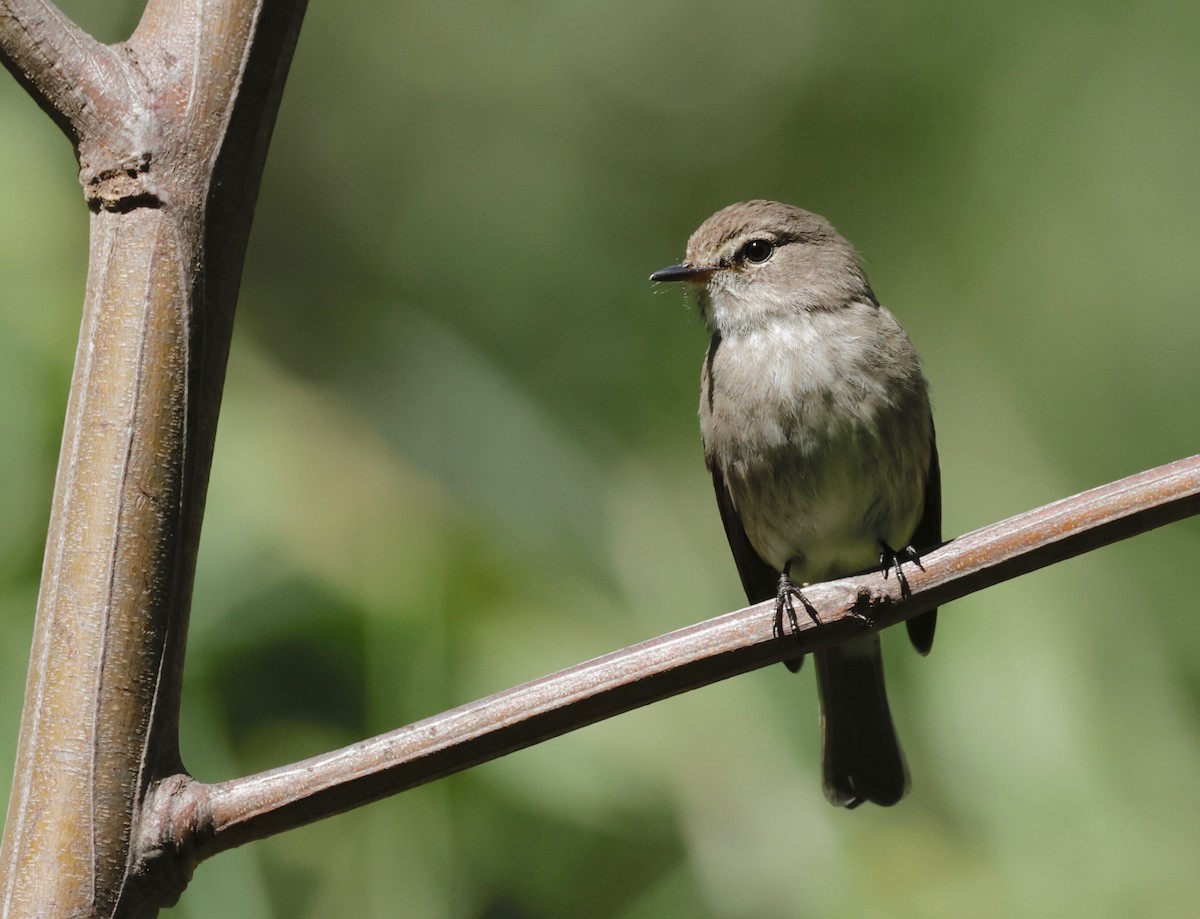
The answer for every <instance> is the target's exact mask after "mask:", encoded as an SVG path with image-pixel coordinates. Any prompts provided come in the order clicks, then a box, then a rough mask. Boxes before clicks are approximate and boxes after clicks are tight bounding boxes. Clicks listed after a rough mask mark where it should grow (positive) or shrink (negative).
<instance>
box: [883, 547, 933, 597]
mask: <svg viewBox="0 0 1200 919" xmlns="http://www.w3.org/2000/svg"><path fill="white" fill-rule="evenodd" d="M904 562H912V563H913V564H915V565H916V566H917V567H918V568H920V569H921V570H922V571H924V570H925V566H924V565H922V564H921V556H920V555H918V554H917V550H916V549H914V548H913V547H912V546H905V547H904V548H903V549H901V550H900V551H899V552H897V551H896V550H895V549H893V548H892V547H891V546H889V545H888V544H887V543H886V542H884V541H883V540H882V539H881V540H879V564H880V566H881V567H882V568H883V576H884V578H886V577H887V576H888V575H889V574H891V572H892V568H895V569H896V580H898V581H899V582H900V596H902V597H904V598H905V599H907V598H908V597H911V596H912V590H910V589H909V586H908V578H906V577H905V576H904V568H903V564H904Z"/></svg>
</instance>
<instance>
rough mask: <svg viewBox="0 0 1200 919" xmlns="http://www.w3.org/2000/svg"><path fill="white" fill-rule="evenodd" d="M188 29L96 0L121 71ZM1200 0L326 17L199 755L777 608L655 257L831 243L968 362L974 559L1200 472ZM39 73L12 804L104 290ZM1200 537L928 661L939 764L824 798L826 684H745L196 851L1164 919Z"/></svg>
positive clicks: (275, 908)
mask: <svg viewBox="0 0 1200 919" xmlns="http://www.w3.org/2000/svg"><path fill="white" fill-rule="evenodd" d="M139 7H140V4H138V3H135V2H124V0H108V2H105V3H96V2H90V0H72V2H70V3H68V4H66V9H67V10H68V11H69V12H70V13H71V14H72V15H74V16H76V17H77V18H78V19H79V20H80V21H81V22H82V23H83V24H84V25H85V26H86V27H88V28H89V29H90V30H92V31H93V32H94V33H95V34H97V35H98V36H99V37H101V38H102V39H104V40H107V41H117V40H120V39H121V38H123V37H124V36H125V35H127V34H128V32H129V30H130V29H131V27H132V25H133V23H134V22H135V21H136V17H137V15H138V12H139ZM1198 28H1200V8H1198V7H1196V6H1195V4H1185V3H1181V2H1154V0H1141V2H1138V3H1133V2H1107V3H1096V2H1090V0H1089V2H1083V0H1077V2H1064V3H1055V4H1046V3H1042V2H1032V0H1015V2H1011V3H1004V4H990V5H989V4H974V3H973V4H964V3H959V2H952V0H941V2H936V0H934V2H909V0H903V2H894V3H887V4H884V3H872V2H864V0H839V2H833V0H811V2H802V3H796V2H794V0H786V2H785V0H763V2H759V3H755V4H749V5H745V4H730V3H712V2H694V0H693V2H682V0H649V2H647V0H638V2H632V0H613V2H608V3H604V4H600V3H591V4H587V3H548V2H542V3H538V2H524V3H518V2H504V3H493V2H484V0H465V2H461V3H456V4H442V3H434V2H430V0H423V2H408V3H394V2H391V0H365V2H363V3H355V4H336V3H330V2H320V0H317V2H314V3H313V4H312V5H311V7H310V10H309V13H308V17H307V21H306V23H305V26H304V29H303V33H302V35H301V40H300V45H299V48H298V51H297V54H296V59H295V64H294V67H293V72H292V76H291V79H290V82H289V84H288V88H287V92H286V94H285V97H284V102H283V108H282V111H281V114H280V118H279V124H278V128H277V130H276V133H275V140H274V145H273V148H272V151H271V155H270V159H269V161H268V163H267V170H266V176H265V181H264V186H263V192H262V198H261V201H260V204H259V209H258V217H257V222H256V226H255V231H254V237H253V241H252V245H251V247H250V253H249V259H248V265H247V269H246V276H245V283H244V285H243V293H242V298H241V305H240V307H239V319H238V328H237V333H236V337H235V340H234V346H233V354H232V358H231V364H230V369H229V383H228V390H227V395H226V399H225V409H224V413H223V415H222V421H221V428H220V432H219V436H218V441H217V455H216V462H215V467H214V470H213V478H212V485H211V489H210V494H209V502H208V503H209V513H208V519H207V521H206V523H205V531H204V538H203V543H202V547H201V557H200V568H199V574H198V583H197V588H196V599H195V609H194V615H193V627H192V632H191V637H190V643H189V659H188V667H187V690H186V699H185V708H184V713H183V714H184V724H183V732H184V736H183V745H184V751H185V756H186V759H187V762H188V763H189V765H190V766H191V768H192V769H193V771H194V772H195V773H196V775H197V776H199V777H200V778H202V779H205V780H217V779H222V778H226V777H229V776H233V775H238V774H244V773H246V772H249V771H254V770H258V769H262V768H266V767H269V766H272V765H276V764H280V763H283V762H286V761H290V760H292V759H295V758H298V757H302V756H305V755H309V754H313V753H317V752H320V751H323V750H326V749H329V748H331V747H334V746H338V745H342V744H346V743H349V742H352V741H354V740H356V739H358V738H360V737H363V736H365V735H368V734H373V733H377V732H381V731H385V730H388V729H391V728H394V727H397V726H400V725H403V724H406V723H408V722H410V721H412V720H415V719H418V718H421V717H424V716H427V715H430V714H434V713H436V712H438V711H441V710H444V709H446V708H449V707H452V706H454V705H457V704H461V703H463V702H467V701H470V700H472V699H475V698H477V697H479V696H481V695H485V694H487V693H490V692H493V691H496V690H499V689H503V688H506V687H508V686H510V685H513V684H515V683H518V682H522V681H524V680H527V679H531V678H533V677H537V676H540V675H542V674H544V673H547V672H550V671H552V670H556V669H559V668H561V667H564V666H567V665H570V664H573V663H576V662H578V661H580V660H583V659H586V658H589V657H592V656H595V655H598V654H601V653H604V652H607V651H609V650H612V649H615V648H618V647H622V646H624V645H627V644H630V643H632V642H634V641H638V640H641V639H643V638H647V637H650V636H653V635H655V634H658V633H660V632H663V631H666V630H669V629H671V628H675V627H679V626H682V625H685V624H688V623H691V622H693V621H695V620H698V619H701V618H706V617H708V616H711V615H716V614H719V613H721V612H725V611H727V610H729V609H733V608H736V607H739V606H741V605H742V602H743V598H742V596H741V594H740V590H739V586H738V579H737V575H736V572H735V570H734V566H733V563H732V561H731V560H730V559H729V557H728V550H727V548H726V546H725V544H724V536H723V534H722V531H721V526H720V523H719V521H718V518H717V513H716V509H715V506H714V504H713V500H712V496H711V493H710V483H709V481H708V478H707V476H706V474H705V472H704V469H703V465H702V462H701V458H700V446H699V436H698V432H697V425H696V417H695V415H696V402H697V393H698V372H699V365H700V360H701V355H702V353H703V350H704V348H705V344H706V336H705V333H704V331H703V328H702V325H701V323H700V320H699V318H698V316H697V315H696V314H695V311H694V310H692V309H690V308H689V307H687V306H686V305H685V303H684V301H683V297H682V294H681V292H680V291H679V290H678V289H673V288H668V287H664V288H662V289H659V290H655V289H654V287H653V286H652V285H651V284H649V283H648V282H647V280H646V276H647V275H648V274H649V273H650V272H651V271H652V270H654V269H656V268H658V267H661V266H663V265H665V264H668V263H670V262H672V261H674V260H676V259H677V257H678V256H679V255H681V254H682V251H683V245H684V242H685V240H686V238H687V236H688V234H689V233H690V232H691V230H692V229H693V228H694V227H695V226H696V225H697V224H698V223H699V222H700V221H701V220H702V219H703V218H704V217H706V216H707V215H708V214H709V213H711V212H712V211H714V210H716V209H717V208H718V207H721V206H723V205H725V204H728V203H730V202H731V201H734V200H738V199H742V198H748V197H771V198H778V199H782V200H785V201H790V202H794V203H798V204H802V205H804V206H806V207H809V208H811V209H813V210H816V211H818V212H821V213H823V214H825V215H827V216H828V217H829V218H830V219H831V220H832V221H833V222H834V223H835V224H836V225H837V226H838V227H839V228H840V229H841V230H842V231H843V232H844V233H845V234H846V235H847V236H848V237H849V238H850V239H852V240H854V241H855V242H856V244H857V245H858V246H859V248H860V249H861V250H862V252H863V253H864V255H865V258H866V261H867V266H868V271H869V273H870V275H871V278H872V281H873V283H874V286H875V289H876V291H877V292H878V294H879V295H880V297H881V299H882V300H883V302H884V303H885V304H887V305H888V306H889V307H890V308H891V309H892V310H893V311H894V312H895V313H896V314H897V315H898V316H899V317H900V318H901V320H902V321H903V322H904V324H905V325H906V327H907V328H908V330H909V332H910V335H911V337H912V338H913V339H914V341H915V342H916V344H917V346H918V348H919V349H920V351H921V353H922V355H923V357H924V360H925V363H926V368H927V371H928V375H929V377H930V378H931V380H932V382H933V388H934V396H935V413H936V417H937V424H938V431H939V440H940V444H941V454H942V464H943V470H944V494H945V509H946V511H945V518H946V521H945V524H946V533H947V535H954V534H958V533H962V532H965V531H967V530H970V529H974V528H976V527H978V526H982V525H984V524H987V523H990V522H992V521H994V520H997V519H1000V518H1002V517H1005V516H1008V515H1010V514H1013V513H1016V512H1018V511H1021V510H1025V509H1027V508H1030V507H1034V506H1036V505H1039V504H1042V503H1045V502H1048V501H1050V500H1053V499H1055V498H1058V497H1061V496H1063V495H1066V494H1070V493H1073V492H1076V491H1079V490H1082V489H1084V488H1087V487H1090V486H1093V485H1096V484H1100V483H1102V482H1104V481H1108V480H1111V479H1114V478H1117V477H1119V476H1122V475H1126V474H1129V473H1132V472H1135V471H1137V470H1139V469H1142V468H1146V467H1150V466H1154V465H1157V464H1159V463H1163V462H1166V461H1169V460H1171V459H1174V458H1177V457H1180V456H1185V455H1189V454H1191V453H1193V452H1195V451H1196V445H1197V442H1198V435H1200V420H1198V418H1197V412H1196V403H1197V394H1198V393H1200V367H1198V361H1197V354H1198V352H1200V321H1198V319H1197V315H1196V313H1197V302H1198V301H1197V297H1198V295H1197V291H1198V290H1200V257H1198V256H1197V251H1198V249H1200V206H1198V203H1200V201H1198V194H1197V193H1198V191H1200V181H1198V170H1197V161H1198V160H1197V150H1198V149H1200V107H1198V106H1197V104H1196V99H1197V95H1198V91H1200V51H1198V46H1197V43H1196V40H1195V36H1196V35H1197V29H1198ZM75 169H76V167H75V164H74V161H73V158H72V155H71V151H70V149H69V147H68V145H67V143H66V142H65V141H64V140H63V139H62V138H61V136H59V135H58V133H57V131H56V129H55V128H54V127H53V126H52V125H51V124H50V122H49V120H48V119H47V118H46V117H45V116H44V115H43V114H42V113H41V112H40V111H39V110H38V109H37V108H36V106H34V105H33V103H32V102H30V101H29V99H28V98H26V97H25V96H24V94H23V93H22V92H21V90H20V89H19V88H18V87H17V86H16V84H15V82H14V81H12V80H11V79H9V78H7V76H5V78H4V79H3V80H0V202H2V203H0V783H4V784H3V785H0V792H3V793H4V795H5V797H7V782H8V780H9V776H10V775H11V765H12V759H13V752H14V749H13V748H14V745H15V741H16V733H17V721H18V717H19V713H20V704H21V693H22V689H23V681H24V675H25V668H26V659H27V653H28V648H29V641H30V636H31V632H32V616H33V609H34V602H35V597H36V591H37V579H38V574H39V568H40V564H41V555H42V547H43V539H44V530H45V524H46V519H47V516H48V511H49V504H50V490H51V486H52V482H53V475H54V465H55V459H56V454H57V448H58V439H59V436H60V431H61V424H62V413H63V408H64V405H65V400H66V392H67V385H68V380H69V375H70V369H71V360H72V356H73V353H74V347H75V336H76V332H77V328H78V322H79V311H80V304H81V302H82V294H83V280H84V269H85V249H86V224H87V215H86V211H85V209H84V206H83V201H82V195H81V193H80V190H79V188H78V185H77V184H76V182H75ZM1198 552H1200V523H1198V522H1195V521H1189V522H1184V523H1181V524H1177V525H1174V526H1172V527H1170V528H1167V529H1166V530H1163V531H1159V532H1156V533H1153V534H1150V535H1147V536H1144V537H1140V538H1138V539H1135V540H1132V541H1129V542H1127V543H1124V544H1122V545H1119V546H1115V547H1112V548H1108V549H1105V550H1102V551H1099V552H1096V553H1093V554H1091V555H1089V556H1087V557H1085V558H1082V559H1079V560H1076V561H1072V562H1069V563H1066V564H1063V565H1059V566H1057V567H1055V568H1053V569H1051V570H1046V571H1043V572H1039V573H1036V574H1034V575H1031V576H1028V577H1025V578H1022V579H1020V580H1019V581H1017V582H1014V583H1010V584H1007V585H1003V586H1001V587H997V588H993V589H991V590H988V591H986V592H984V593H982V594H978V595H976V596H973V597H970V598H968V599H966V600H963V601H960V602H958V603H956V604H953V605H952V606H951V607H949V608H947V609H946V610H945V611H944V612H943V618H942V625H941V630H940V634H939V637H938V644H937V647H936V649H935V653H934V654H933V655H932V656H931V657H930V658H929V659H927V660H920V659H917V658H916V656H915V655H914V654H912V653H910V652H908V651H907V649H906V648H905V647H904V641H903V637H902V635H899V634H897V635H889V636H887V638H888V647H889V649H890V652H891V653H890V655H889V661H888V667H889V672H888V676H889V681H890V682H891V684H892V687H893V690H892V697H893V707H894V713H895V716H896V720H897V722H898V725H899V728H900V731H901V735H902V739H903V742H904V744H905V748H906V751H907V754H908V759H909V763H910V766H911V769H912V773H913V776H914V787H913V791H912V794H911V796H910V797H909V798H908V799H907V800H905V801H904V802H903V804H901V805H900V806H898V807H896V808H894V809H891V810H881V809H877V808H876V809H872V808H863V809H861V810H859V811H856V812H850V813H848V812H844V811H839V810H835V809H833V808H830V807H829V806H828V805H827V804H826V803H825V802H824V800H823V798H822V795H821V789H820V781H819V766H818V760H819V754H818V733H817V713H816V705H815V701H814V695H815V693H814V690H813V687H812V676H811V669H806V671H805V672H804V673H803V674H802V675H801V676H800V677H799V678H796V677H791V676H790V675H789V674H788V673H786V672H785V670H784V668H782V667H771V668H768V669H766V670H763V671H759V672H756V673H753V674H749V675H746V676H744V677H741V678H738V679H735V680H731V681H727V682H725V683H722V684H719V685H716V686H712V687H709V688H706V689H703V690H700V691H697V692H693V693H691V694H689V695H687V696H685V697H682V698H676V699H673V700H669V701H667V702H664V703H662V704H658V705H655V706H652V707H650V708H647V709H643V710H640V711H638V712H634V713H632V714H629V715H626V716H624V717H621V718H618V719H615V720H613V721H610V722H608V723H604V724H599V725H595V726H593V727H589V728H587V729H585V730H583V731H580V732H577V733H574V734H572V735H570V736H567V737H563V738H560V739H557V740H554V741H551V742H549V743H546V744H543V745H541V746H539V747H537V748H534V749H531V750H528V751H525V752H521V753H518V754H515V755H513V756H510V757H508V758H506V759H504V760H502V761H499V762H495V763H492V764H489V765H485V766H482V767H479V768H476V769H473V770H471V771H469V772H468V773H465V774H462V775H459V776H455V777H453V778H450V779H447V780H443V781H440V782H437V783H435V784H433V785H430V786H427V787H424V788H420V789H417V790H415V791H410V792H407V793H405V794H403V795H400V796H398V797H395V798H393V799H391V800H388V801H385V802H382V803H379V804H376V805H373V806H371V807H368V808H365V809H361V810H359V811H357V812H355V813H351V814H347V815H344V816H341V817H338V818H335V819H332V820H329V821H325V822H323V823H320V824H318V825H315V826H311V827H307V828H304V829H302V830H299V831H296V832H293V833H289V834H287V835H285V836H283V837H280V838H277V839H273V840H270V841H266V842H262V843H256V844H254V845H251V846H248V847H246V848H244V849H242V850H239V851H236V852H233V853H228V854H225V855H221V856H219V857H217V858H216V859H214V860H213V861H212V862H209V863H205V864H204V865H202V866H201V867H200V868H199V870H198V871H197V874H196V877H195V879H194V881H193V883H192V885H191V887H190V888H189V889H188V890H187V892H186V893H185V895H184V897H183V899H182V900H181V902H180V904H179V905H178V906H177V907H176V908H174V909H173V910H172V911H170V912H169V913H167V914H166V915H170V916H177V917H180V919H183V917H209V916H230V917H238V919H243V917H244V919H259V917H328V916H355V917H391V916H399V915H404V916H412V917H422V919H423V917H431V919H441V917H448V919H449V917H453V919H458V917H464V919H465V917H471V919H474V917H480V919H484V917H486V919H509V917H513V919H516V917H557V916H572V917H610V916H615V917H623V919H646V917H657V916H694V917H776V916H779V917H788V916H811V917H861V916H888V917H892V916H895V917H960V916H964V915H969V916H973V917H1011V916H1023V917H1043V916H1045V917H1051V916H1053V917H1063V916H1088V917H1108V916H1112V917H1127V916H1131V915H1147V916H1156V917H1170V916H1192V915H1195V909H1196V905H1195V904H1196V903H1197V902H1200V872H1198V871H1197V870H1196V868H1195V862H1196V855H1197V852H1200V611H1198V609H1197V607H1198V604H1197V601H1196V598H1195V595H1194V591H1192V589H1191V582H1190V580H1189V578H1190V575H1191V573H1192V570H1193V569H1192V565H1193V564H1194V563H1195V561H1194V560H1195V558H1196V556H1197V553H1198Z"/></svg>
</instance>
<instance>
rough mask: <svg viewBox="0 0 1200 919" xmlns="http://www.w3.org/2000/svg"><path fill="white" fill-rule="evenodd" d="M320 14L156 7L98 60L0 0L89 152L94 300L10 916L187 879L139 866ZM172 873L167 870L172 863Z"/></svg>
mask: <svg viewBox="0 0 1200 919" xmlns="http://www.w3.org/2000/svg"><path fill="white" fill-rule="evenodd" d="M303 12H304V0H259V2H252V0H151V2H150V3H149V4H148V6H147V8H146V11H145V14H144V16H143V18H142V20H141V22H140V24H139V25H138V28H137V30H136V31H135V33H134V34H133V36H132V37H131V38H130V39H129V40H128V41H126V42H124V43H121V44H118V45H114V46H104V45H101V44H99V43H97V42H95V41H94V40H93V39H91V38H90V37H89V36H87V35H85V34H83V33H82V32H80V31H79V30H78V29H77V28H76V27H75V26H74V25H73V24H72V23H70V21H69V20H67V19H66V17H65V16H63V15H62V14H61V13H60V12H59V11H58V10H57V9H55V8H54V7H53V6H52V5H50V4H49V3H47V2H42V0H0V59H2V60H3V61H4V63H5V65H6V66H7V67H8V68H9V69H10V70H11V71H13V73H14V74H15V75H16V77H17V78H18V80H19V81H20V82H21V83H22V84H23V85H25V87H26V88H27V89H28V90H29V91H30V93H31V94H32V95H33V96H34V98H35V99H36V100H37V101H38V103H39V104H40V105H41V106H42V107H43V108H44V109H46V110H47V112H48V113H49V114H50V115H51V117H53V118H54V120H55V122H56V123H57V124H59V126H60V127H61V128H62V129H63V130H64V132H65V133H66V134H67V136H68V137H69V138H70V139H71V141H72V142H73V143H74V144H75V148H76V154H77V156H78V159H79V166H80V181H81V183H82V184H83V187H84V193H85V199H86V202H87V205H88V208H89V209H90V211H91V236H90V252H89V268H88V281H87V294H86V298H85V303H84V315H83V323H82V327H81V330H80V339H79V348H78V351H77V354H76V362H75V372H74V376H73V379H72V383H71V394H70V398H69V402H68V408H67V418H66V424H65V427H64V431H63V441H62V452H61V454H60V459H59V468H58V476H57V480H56V484H55V492H54V504H53V508H52V511H51V519H50V529H49V534H48V537H47V542H46V554H45V560H44V564H43V572H42V585H41V591H40V594H39V598H38V611H37V622H36V626H35V634H34V646H33V653H32V656H31V660H30V669H29V676H28V680H27V684H26V699H25V708H24V711H23V714H22V719H21V735H20V742H19V747H18V752H17V764H16V770H15V776H14V784H13V791H12V796H11V798H10V802H9V812H8V818H7V820H6V823H5V831H4V841H3V849H2V852H0V913H2V914H3V915H4V916H6V917H13V919H16V917H22V916H51V915H53V916H142V915H153V914H154V913H156V912H157V909H158V907H159V906H160V905H161V904H164V903H170V902H173V901H174V900H175V899H176V898H177V897H178V894H179V892H180V891H181V890H182V888H183V885H184V884H185V883H186V881H187V878H188V876H190V873H191V865H192V861H191V859H190V858H188V857H187V853H178V852H172V853H165V852H162V851H161V850H155V849H150V850H146V849H144V848H143V847H140V846H139V845H138V839H137V827H138V820H139V816H140V812H141V809H142V807H143V803H144V801H145V800H146V795H147V793H148V791H149V789H150V788H151V787H152V786H154V784H155V783H156V782H158V781H160V780H162V779H163V778H165V777H166V776H169V775H173V774H177V773H180V772H181V771H182V766H181V764H180V762H179V753H178V714H179V689H180V684H181V677H182V668H183V651H184V639H185V635H186V626H187V615H188V607H189V602H190V596H191V588H192V580H193V573H194V570H195V558H196V548H197V544H198V542H199V536H200V522H201V517H202V514H203V508H204V495H205V489H206V487H207V483H208V473H209V467H210V463H211V458H212V448H213V439H214V435H215V431H216V423H217V412H218V410H219V407H220V399H221V387H222V383H223V380H224V375H225V363H226V357H227V355H228V351H229V340H230V334H231V330H232V322H233V313H234V306H235V303H236V299H237V291H238V286H239V282H240V279H241V270H242V263H243V259H244V254H245V248H246V243H247V239H248V235H249V229H250V222H251V218H252V216H253V211H254V204H255V200H256V198H257V192H258V186H259V179H260V176H261V173H262V165H263V161H264V158H265V156H266V150H267V145H268V142H269V139H270V134H271V129H272V127H273V125H274V121H275V114H276V111H277V109H278V103H279V97H280V93H281V91H282V86H283V81H284V78H285V76H286V73H287V69H288V65H289V63H290V60H291V54H292V50H293V48H294V46H295V40H296V36H297V33H298V31H299V27H300V22H301V19H302V16H303ZM159 856H169V857H159Z"/></svg>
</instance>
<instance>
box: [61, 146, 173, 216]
mask: <svg viewBox="0 0 1200 919" xmlns="http://www.w3.org/2000/svg"><path fill="white" fill-rule="evenodd" d="M150 161H151V156H150V153H149V152H148V151H147V152H143V153H138V154H134V155H131V156H128V157H126V158H125V159H124V160H122V161H121V162H119V163H117V164H116V165H115V166H110V167H108V168H106V169H100V170H98V171H96V172H93V173H92V174H91V175H88V176H81V178H82V179H83V196H84V200H86V201H87V206H88V210H90V211H91V212H92V213H94V214H95V213H99V212H100V211H111V212H113V213H116V214H127V213H129V212H130V211H132V210H136V209H137V208H139V207H151V208H153V207H162V206H163V202H162V198H161V197H160V196H159V194H158V192H157V191H156V190H155V189H154V188H153V187H152V182H151V174H150Z"/></svg>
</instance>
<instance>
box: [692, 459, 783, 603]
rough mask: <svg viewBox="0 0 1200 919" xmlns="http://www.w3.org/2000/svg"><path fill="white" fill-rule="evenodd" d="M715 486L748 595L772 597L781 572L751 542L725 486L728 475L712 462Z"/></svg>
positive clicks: (751, 597)
mask: <svg viewBox="0 0 1200 919" xmlns="http://www.w3.org/2000/svg"><path fill="white" fill-rule="evenodd" d="M709 468H710V469H711V471H712V478H713V489H714V490H715V491H716V493H717V507H718V508H719V509H720V511H721V523H723V524H725V538H726V539H728V540H729V549H730V551H731V552H732V553H733V560H734V561H735V562H736V563H737V569H738V574H740V575H741V576H742V588H743V589H744V590H745V591H746V599H747V600H749V601H750V602H751V603H761V602H762V601H763V600H770V599H772V598H773V597H774V596H775V594H776V593H777V592H778V589H779V572H778V571H776V570H775V569H774V568H772V567H771V566H770V565H768V564H767V563H766V562H764V561H763V560H762V556H760V555H759V554H758V553H757V552H756V551H754V546H752V545H750V537H748V536H747V535H746V530H745V528H744V527H743V526H742V518H741V517H739V516H738V512H737V508H735V507H734V506H733V499H732V498H731V497H730V496H729V489H728V488H726V487H725V477H724V476H723V475H722V474H721V470H720V467H718V466H717V464H716V463H711V464H710V465H709Z"/></svg>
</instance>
